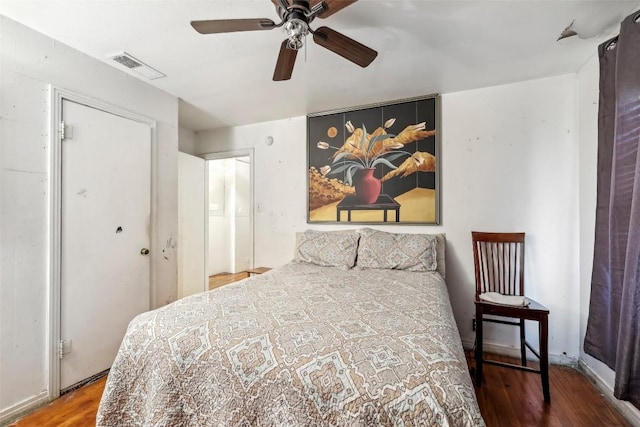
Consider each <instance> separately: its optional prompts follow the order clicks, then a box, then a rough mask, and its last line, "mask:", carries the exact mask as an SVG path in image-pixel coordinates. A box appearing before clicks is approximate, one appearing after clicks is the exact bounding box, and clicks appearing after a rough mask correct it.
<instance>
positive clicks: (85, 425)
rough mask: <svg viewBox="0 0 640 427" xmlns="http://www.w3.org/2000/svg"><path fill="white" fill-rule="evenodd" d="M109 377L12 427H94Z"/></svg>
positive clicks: (56, 401) (79, 390)
mask: <svg viewBox="0 0 640 427" xmlns="http://www.w3.org/2000/svg"><path fill="white" fill-rule="evenodd" d="M106 379H107V377H102V378H100V379H98V380H96V381H95V382H93V383H91V384H87V385H85V386H84V387H81V388H79V389H78V390H74V391H72V392H70V393H67V394H65V395H64V396H62V397H60V398H59V399H56V400H54V401H53V402H51V403H49V404H48V405H46V406H44V407H42V408H40V409H38V410H37V411H36V412H34V413H32V414H30V415H27V416H25V417H23V418H21V419H19V420H18V421H16V422H15V423H13V424H10V426H11V427H93V426H95V425H96V413H97V412H98V405H99V404H100V399H101V398H102V391H103V390H104V385H105V382H106Z"/></svg>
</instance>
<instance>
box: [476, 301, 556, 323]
mask: <svg viewBox="0 0 640 427" xmlns="http://www.w3.org/2000/svg"><path fill="white" fill-rule="evenodd" d="M527 300H529V305H527V306H521V305H506V304H496V303H493V302H488V301H483V300H481V299H480V298H476V300H475V301H474V302H475V304H476V306H481V308H482V312H483V313H484V314H493V315H494V316H506V317H523V318H525V319H527V320H538V319H539V318H540V316H543V315H549V309H548V308H547V307H545V306H544V305H542V304H540V303H539V302H537V301H535V300H532V299H531V298H529V297H527Z"/></svg>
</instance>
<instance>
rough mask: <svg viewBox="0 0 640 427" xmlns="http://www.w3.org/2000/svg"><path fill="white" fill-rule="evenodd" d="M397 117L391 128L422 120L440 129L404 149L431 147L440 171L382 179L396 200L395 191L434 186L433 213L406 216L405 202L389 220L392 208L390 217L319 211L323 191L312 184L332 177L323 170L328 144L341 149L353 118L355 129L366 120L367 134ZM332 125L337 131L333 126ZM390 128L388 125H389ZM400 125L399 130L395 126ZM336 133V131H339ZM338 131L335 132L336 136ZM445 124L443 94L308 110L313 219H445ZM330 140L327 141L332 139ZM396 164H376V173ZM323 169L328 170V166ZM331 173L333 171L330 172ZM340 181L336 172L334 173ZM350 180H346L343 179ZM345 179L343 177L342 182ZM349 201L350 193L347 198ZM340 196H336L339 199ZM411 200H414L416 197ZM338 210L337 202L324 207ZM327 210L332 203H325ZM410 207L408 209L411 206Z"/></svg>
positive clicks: (379, 175) (328, 221)
mask: <svg viewBox="0 0 640 427" xmlns="http://www.w3.org/2000/svg"><path fill="white" fill-rule="evenodd" d="M390 119H395V123H394V124H393V125H392V126H391V127H390V128H392V130H391V131H389V132H388V133H391V134H396V135H397V133H396V132H398V130H399V129H404V128H405V127H406V126H409V125H416V124H419V123H422V122H425V123H426V127H425V130H433V131H435V135H433V136H429V137H427V138H424V139H420V140H417V141H415V142H411V143H410V144H406V145H405V146H404V147H403V148H402V149H403V150H406V151H407V152H408V153H416V152H426V153H429V154H431V155H433V156H435V171H433V172H430V171H429V172H422V171H419V172H416V173H414V174H411V175H409V176H406V177H398V178H397V179H396V178H394V179H393V181H392V182H391V181H387V182H383V183H382V190H381V193H384V194H389V195H390V196H391V198H392V199H393V200H394V201H395V197H396V196H398V195H402V194H404V193H405V192H407V191H409V190H411V189H418V188H422V189H428V190H429V191H432V192H433V193H434V194H433V197H432V198H433V202H429V209H432V211H433V212H429V216H430V218H428V219H419V220H407V221H403V220H402V219H401V212H402V208H399V209H400V213H398V215H399V218H398V222H395V221H393V219H394V218H393V217H394V212H393V208H392V207H390V208H389V209H391V211H390V213H389V215H388V216H389V217H390V219H389V221H387V211H386V210H385V211H384V220H353V221H352V220H351V213H350V212H349V214H348V220H344V212H343V214H342V216H341V213H340V209H339V208H338V207H336V209H335V211H337V215H335V214H332V215H333V216H332V217H329V215H328V213H326V212H325V213H324V216H321V215H319V214H318V203H317V197H316V196H312V188H311V186H312V185H314V186H315V185H317V181H318V179H320V177H326V178H327V179H328V178H329V175H325V174H322V173H320V171H321V170H322V169H323V168H324V169H325V170H324V171H326V168H327V167H328V166H330V165H329V164H330V163H331V159H330V156H331V154H333V153H331V151H327V149H326V147H327V146H330V147H331V148H332V149H336V148H337V147H338V146H339V145H340V144H341V142H333V143H332V142H331V141H333V140H335V141H346V137H347V135H348V133H349V128H348V127H347V123H348V122H350V123H351V124H352V126H351V129H353V128H354V127H357V126H362V127H363V128H364V127H365V126H366V132H367V134H368V133H369V132H372V131H373V130H374V129H376V128H378V127H384V126H385V123H386V122H387V121H388V120H390ZM329 129H331V130H332V131H331V132H328V130H329ZM385 130H387V131H388V129H385ZM394 131H395V132H394ZM334 133H335V135H333V134H334ZM330 135H333V136H330ZM440 138H441V129H440V96H439V95H437V94H433V95H426V96H420V97H415V98H409V99H402V100H396V101H390V102H383V103H377V104H370V105H364V106H359V107H350V108H344V109H338V110H331V111H324V112H318V113H312V114H308V115H307V223H310V224H318V223H325V224H387V225H391V224H395V225H439V224H440V217H441V215H440V199H441V189H440V185H441V184H440V175H441V173H440V172H441V168H440V151H441V139H440ZM327 140H328V141H329V142H326V141H327ZM320 143H323V144H324V145H323V147H324V149H319V147H320V145H319V144H320ZM406 159H407V158H406V157H405V158H404V159H403V158H399V159H394V160H393V161H392V162H391V163H392V164H393V165H394V166H396V167H397V166H399V165H401V164H402V162H403V161H404V160H406ZM391 170H392V169H391V168H388V167H386V166H385V165H379V166H378V167H377V168H376V172H375V176H376V177H377V178H382V177H383V176H384V175H385V173H387V172H389V171H391ZM324 171H323V172H324ZM329 174H331V172H329ZM331 178H332V180H333V181H334V182H335V175H334V176H333V177H331ZM341 181H343V182H344V181H345V180H341ZM341 184H342V182H341ZM343 201H344V199H343ZM335 203H336V202H334V204H335ZM340 203H342V202H340ZM410 203H411V202H410ZM330 206H331V209H332V210H333V207H332V204H331V203H328V204H326V205H321V208H323V209H324V208H329V207H330ZM325 210H326V209H325ZM405 210H406V209H405Z"/></svg>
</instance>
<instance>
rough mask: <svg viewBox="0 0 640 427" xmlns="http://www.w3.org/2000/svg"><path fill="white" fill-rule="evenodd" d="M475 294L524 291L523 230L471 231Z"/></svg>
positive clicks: (512, 293) (509, 293)
mask: <svg viewBox="0 0 640 427" xmlns="http://www.w3.org/2000/svg"><path fill="white" fill-rule="evenodd" d="M471 235H472V239H473V260H474V267H475V276H476V297H477V296H478V295H480V294H481V293H483V292H498V293H501V294H505V295H523V294H524V233H483V232H477V231H473V232H472V233H471Z"/></svg>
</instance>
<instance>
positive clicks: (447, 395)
mask: <svg viewBox="0 0 640 427" xmlns="http://www.w3.org/2000/svg"><path fill="white" fill-rule="evenodd" d="M97 425H98V426H118V427H123V426H171V427H177V426H321V425H322V426H377V425H384V426H483V425H484V421H483V420H482V417H481V415H480V411H479V409H478V404H477V401H476V397H475V393H474V389H473V385H472V383H471V379H470V377H469V373H468V368H467V363H466V360H465V356H464V352H463V349H462V344H461V342H460V337H459V334H458V330H457V327H456V324H455V321H454V319H453V314H452V311H451V305H450V302H449V297H448V293H447V289H446V286H445V283H444V280H443V279H442V277H441V276H440V275H439V274H438V273H435V272H433V273H432V272H428V273H416V272H407V271H396V270H357V269H352V270H346V271H345V270H338V269H335V268H331V267H319V266H314V265H309V264H296V263H289V264H286V265H285V266H283V267H280V268H278V269H275V270H272V271H270V272H269V273H266V274H262V275H259V276H254V277H252V278H249V279H245V280H243V281H241V282H236V283H234V284H230V285H227V286H224V287H222V288H218V289H215V290H212V291H209V292H205V293H201V294H197V295H193V296H190V297H187V298H183V299H181V300H178V301H176V302H174V303H172V304H170V305H167V306H165V307H162V308H160V309H157V310H154V311H150V312H147V313H143V314H141V315H139V316H137V317H136V318H135V319H133V320H132V321H131V323H130V325H129V327H128V330H127V333H126V335H125V337H124V339H123V341H122V344H121V347H120V350H119V352H118V355H117V357H116V359H115V362H114V364H113V367H112V368H111V371H110V373H109V377H108V379H107V384H106V387H105V391H104V394H103V396H102V400H101V402H100V407H99V410H98V415H97Z"/></svg>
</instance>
